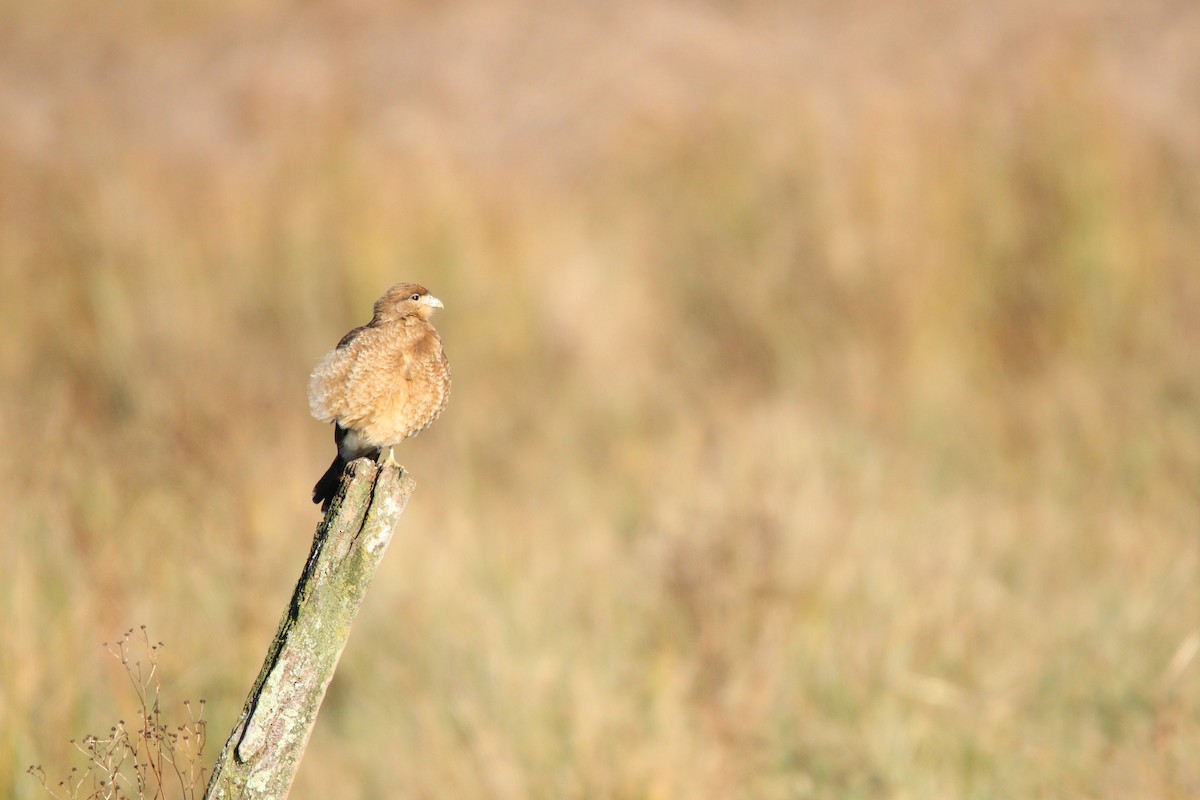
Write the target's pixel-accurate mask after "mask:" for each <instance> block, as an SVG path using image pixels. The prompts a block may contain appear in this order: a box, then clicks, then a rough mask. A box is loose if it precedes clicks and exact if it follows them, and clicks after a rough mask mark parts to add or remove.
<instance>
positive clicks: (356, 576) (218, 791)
mask: <svg viewBox="0 0 1200 800" xmlns="http://www.w3.org/2000/svg"><path fill="white" fill-rule="evenodd" d="M347 471H348V475H347V477H346V478H345V479H344V480H343V482H342V487H341V489H340V491H339V492H338V495H337V496H336V497H335V498H334V500H333V502H332V503H331V504H330V507H329V512H328V513H327V514H326V515H325V519H324V520H322V521H321V523H320V524H319V525H318V526H317V532H316V535H315V536H314V537H313V545H312V550H311V552H310V553H309V555H308V561H307V563H305V565H304V571H303V572H301V573H300V580H299V581H298V582H297V583H296V590H295V592H294V593H293V594H292V599H291V602H289V603H288V606H287V609H286V610H285V611H284V613H283V619H282V620H280V622H279V630H278V631H277V632H276V634H275V638H274V640H273V641H272V642H271V646H270V648H269V649H268V650H267V658H266V660H265V661H264V662H263V666H262V670H261V671H260V672H259V673H258V680H256V681H255V682H254V688H252V689H251V690H250V695H249V697H247V698H246V705H245V707H244V708H243V709H242V713H241V716H240V717H238V721H237V724H236V725H234V728H233V733H231V734H230V736H229V741H227V742H226V743H225V747H224V748H222V749H221V754H220V756H219V757H218V758H217V763H216V766H215V767H214V768H213V774H212V778H211V779H210V780H209V782H208V790H207V791H206V792H205V795H204V796H205V798H206V800H267V799H268V798H270V799H271V800H281V799H282V798H284V797H286V796H287V793H288V790H289V789H290V788H291V786H292V780H293V778H294V777H295V775H296V769H297V767H298V766H299V765H300V758H301V756H302V755H303V754H304V748H305V746H306V745H307V744H308V737H309V735H310V734H311V733H312V729H313V726H314V725H315V723H316V720H317V711H318V710H319V709H320V707H321V700H322V699H323V698H324V697H325V689H326V688H327V687H328V686H329V681H330V680H331V679H332V678H333V672H334V670H335V669H337V663H338V659H339V658H340V657H341V654H342V649H343V648H344V647H345V646H346V640H347V638H348V637H349V635H350V624H351V623H352V622H353V621H354V616H355V614H357V613H358V607H359V605H360V604H361V603H362V599H363V596H364V595H365V594H366V591H367V586H368V585H369V584H370V582H371V578H372V576H373V575H374V574H375V570H376V568H377V567H378V566H379V562H380V561H381V560H382V559H383V554H384V551H385V550H387V546H388V543H389V542H391V540H392V533H393V531H395V529H396V523H397V522H398V521H399V520H400V515H401V514H402V513H403V512H404V506H405V505H406V504H407V503H408V498H409V495H410V494H412V490H413V486H414V484H413V482H412V480H411V479H410V478H409V477H408V475H407V474H406V473H405V472H404V471H403V470H402V469H399V468H396V467H390V466H383V465H377V464H375V463H374V462H372V461H370V460H369V459H359V460H358V461H354V462H351V464H350V466H349V468H348V470H347Z"/></svg>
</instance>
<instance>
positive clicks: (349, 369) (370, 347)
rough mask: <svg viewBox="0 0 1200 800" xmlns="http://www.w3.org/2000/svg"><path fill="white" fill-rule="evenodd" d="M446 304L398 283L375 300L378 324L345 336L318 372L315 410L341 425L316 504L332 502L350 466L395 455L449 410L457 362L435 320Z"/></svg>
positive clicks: (311, 400)
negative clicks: (432, 318) (396, 448)
mask: <svg viewBox="0 0 1200 800" xmlns="http://www.w3.org/2000/svg"><path fill="white" fill-rule="evenodd" d="M441 307H442V303H441V301H440V300H438V299H437V298H436V297H434V296H433V295H431V294H429V292H428V291H427V290H426V289H425V288H424V287H422V286H418V285H416V284H412V283H402V284H398V285H396V286H393V287H392V288H391V289H389V290H388V291H387V292H386V293H385V294H384V295H383V296H382V297H380V298H379V300H377V301H376V302H375V314H374V316H373V317H372V319H371V321H370V322H369V323H367V324H366V325H363V326H362V327H360V328H355V329H354V330H352V331H350V332H349V333H347V334H346V335H345V336H344V337H342V340H341V342H339V343H338V346H337V347H336V348H334V349H333V350H331V351H330V352H329V353H328V354H326V356H325V357H324V358H323V359H322V360H321V363H319V364H318V365H317V367H316V369H314V370H313V373H312V376H311V378H310V379H309V382H308V406H309V410H310V411H312V415H313V416H314V417H316V418H317V419H319V420H321V421H322V422H332V423H334V425H335V426H336V428H335V436H336V441H337V443H338V458H336V459H335V460H334V464H333V465H332V466H331V467H330V472H327V473H326V476H325V477H324V478H322V480H321V481H320V482H318V484H317V486H316V487H315V489H314V496H313V499H314V500H315V501H317V502H326V503H327V502H328V499H329V495H330V494H331V492H332V491H333V490H334V489H336V485H337V479H338V477H339V476H340V474H341V467H342V466H343V465H344V463H345V462H347V461H350V460H352V459H354V458H359V457H361V456H364V455H375V454H377V453H378V452H379V451H381V450H384V449H387V450H388V457H389V458H391V450H390V449H391V448H392V447H393V446H395V445H397V444H399V443H400V442H401V441H403V440H404V439H407V438H408V437H410V436H414V435H416V434H417V433H420V432H421V431H423V430H424V429H425V428H427V427H428V426H429V425H430V423H432V422H433V421H434V420H435V419H437V418H438V416H439V415H440V414H441V413H442V409H443V408H445V407H446V400H447V398H448V397H449V396H450V365H449V362H448V361H447V360H446V354H445V352H444V351H443V350H442V340H441V337H439V336H438V333H437V331H436V330H434V328H433V326H432V325H431V324H430V323H429V317H430V316H431V315H432V313H433V311H434V309H437V308H441ZM331 473H332V475H333V477H332V480H331V479H330V474H331ZM323 484H324V485H323ZM331 487H332V488H331Z"/></svg>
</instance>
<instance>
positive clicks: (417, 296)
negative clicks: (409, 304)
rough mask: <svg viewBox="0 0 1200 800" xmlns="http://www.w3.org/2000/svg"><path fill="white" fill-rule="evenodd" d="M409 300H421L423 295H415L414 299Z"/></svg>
mask: <svg viewBox="0 0 1200 800" xmlns="http://www.w3.org/2000/svg"><path fill="white" fill-rule="evenodd" d="M408 299H409V300H420V299H421V295H419V294H414V295H413V296H412V297H410V298H408Z"/></svg>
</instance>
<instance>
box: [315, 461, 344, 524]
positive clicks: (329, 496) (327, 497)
mask: <svg viewBox="0 0 1200 800" xmlns="http://www.w3.org/2000/svg"><path fill="white" fill-rule="evenodd" d="M345 466H346V462H345V461H343V460H342V457H341V456H340V455H337V456H334V458H333V463H332V464H330V465H329V469H327V470H325V474H324V475H322V476H321V479H320V480H319V481H317V485H316V486H314V487H313V502H314V503H320V504H321V512H322V513H324V512H326V511H328V510H329V504H330V503H331V502H332V501H333V496H334V495H335V494H337V490H338V486H340V485H341V483H342V470H343V469H344V468H345Z"/></svg>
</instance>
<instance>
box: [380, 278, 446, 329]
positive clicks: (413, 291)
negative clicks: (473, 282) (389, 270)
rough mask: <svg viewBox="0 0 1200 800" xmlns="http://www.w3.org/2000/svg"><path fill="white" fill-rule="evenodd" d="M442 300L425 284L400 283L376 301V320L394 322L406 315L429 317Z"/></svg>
mask: <svg viewBox="0 0 1200 800" xmlns="http://www.w3.org/2000/svg"><path fill="white" fill-rule="evenodd" d="M441 307H442V301H441V300H438V299H437V298H436V297H434V296H433V295H431V294H430V293H429V290H428V289H426V288H425V287H424V286H420V285H418V284H415V283H398V284H396V285H395V286H393V287H392V288H390V289H388V290H387V292H385V293H384V295H383V297H381V298H379V299H378V300H376V301H375V320H376V321H378V322H394V321H396V320H400V319H404V318H405V317H420V318H421V319H429V317H430V316H432V314H433V310H434V309H435V308H441Z"/></svg>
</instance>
